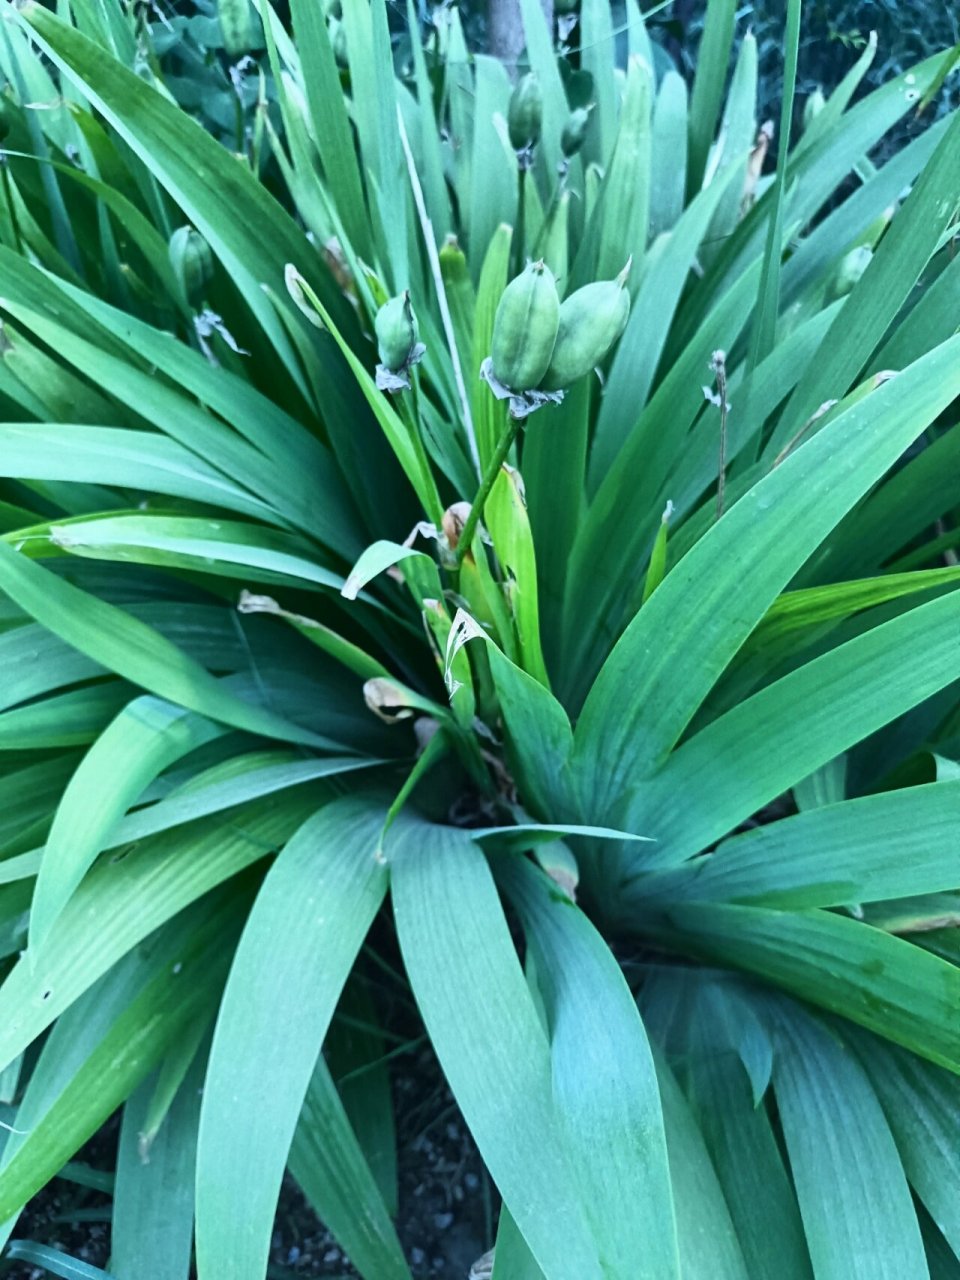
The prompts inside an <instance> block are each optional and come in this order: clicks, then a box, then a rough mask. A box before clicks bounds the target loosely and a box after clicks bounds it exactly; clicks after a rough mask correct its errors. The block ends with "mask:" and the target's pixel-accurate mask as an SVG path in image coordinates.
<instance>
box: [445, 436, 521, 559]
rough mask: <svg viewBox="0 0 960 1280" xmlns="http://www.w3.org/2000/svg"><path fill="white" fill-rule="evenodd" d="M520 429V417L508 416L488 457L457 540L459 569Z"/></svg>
mask: <svg viewBox="0 0 960 1280" xmlns="http://www.w3.org/2000/svg"><path fill="white" fill-rule="evenodd" d="M519 430H520V419H519V418H514V417H510V418H508V419H507V429H506V431H504V433H503V435H502V436H501V437H500V443H499V444H498V445H497V451H496V453H495V454H494V455H493V457H492V458H491V459H490V465H489V466H488V467H487V469H486V471H485V472H484V476H483V480H482V481H481V482H480V491H479V493H478V494H477V496H476V498H474V500H473V503H472V505H471V507H470V514H469V515H468V516H467V518H466V520H465V521H464V525H463V530H462V532H461V534H460V539H459V541H458V542H457V550H456V566H457V568H458V569H459V568H460V565H461V564H462V563H463V557H464V556H465V555H466V554H467V552H468V551H469V550H470V547H471V545H472V543H473V535H474V534H475V533H476V531H477V525H478V523H479V521H480V517H481V516H482V515H483V508H484V506H485V505H486V501H487V499H488V498H489V497H490V490H491V489H492V488H493V486H494V483H495V482H496V479H497V476H498V475H499V474H500V468H501V467H502V466H503V464H504V461H505V460H506V457H507V454H508V453H509V452H510V446H511V445H512V444H513V442H514V440H516V438H517V432H518V431H519Z"/></svg>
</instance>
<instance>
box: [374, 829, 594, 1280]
mask: <svg viewBox="0 0 960 1280" xmlns="http://www.w3.org/2000/svg"><path fill="white" fill-rule="evenodd" d="M401 822H402V819H401V820H400V821H399V822H398V823H397V825H396V826H395V827H394V832H395V833H396V834H395V835H394V836H393V842H392V844H388V847H387V855H388V858H389V860H390V863H391V883H392V897H393V909H394V915H395V917H396V922H397V932H398V935H399V939H400V947H401V950H402V952H403V959H404V964H405V966H406V970H407V973H408V975H409V978H410V981H411V984H412V986H413V990H414V994H415V996H416V998H417V1003H418V1005H419V1007H420V1011H421V1013H422V1015H423V1019H424V1022H425V1023H426V1027H427V1031H428V1032H429V1034H430V1038H431V1040H432V1042H433V1046H434V1048H435V1050H436V1052H437V1056H438V1057H439V1059H440V1064H441V1066H442V1067H443V1070H444V1074H445V1076H446V1078H447V1080H448V1081H449V1083H450V1087H451V1089H452V1090H453V1093H454V1096H455V1098H456V1099H457V1102H458V1103H459V1105H460V1108H461V1110H462V1111H463V1114H464V1117H465V1119H466V1121H467V1123H468V1125H469V1126H470V1130H471V1132H472V1133H473V1136H474V1138H475V1139H476V1141H477V1144H478V1146H479V1147H480V1152H481V1155H482V1156H483V1158H484V1161H485V1163H486V1165H487V1167H488V1168H489V1170H490V1172H491V1174H492V1176H493V1178H494V1180H495V1181H496V1183H497V1185H498V1187H499V1188H500V1191H501V1193H502V1194H503V1197H504V1201H505V1203H506V1204H507V1206H508V1208H509V1210H510V1213H511V1215H512V1217H513V1218H514V1220H515V1222H516V1224H517V1226H518V1228H519V1230H520V1231H521V1233H522V1234H523V1237H524V1239H525V1240H526V1242H527V1245H528V1246H529V1248H530V1250H531V1252H532V1253H533V1255H534V1257H535V1258H536V1260H537V1262H538V1263H539V1265H540V1267H541V1268H542V1270H543V1272H544V1275H545V1276H546V1277H547V1280H566V1277H568V1276H570V1275H571V1274H575V1275H577V1276H578V1277H583V1280H587V1278H588V1277H589V1278H590V1280H593V1278H594V1277H596V1278H597V1280H599V1277H601V1276H602V1275H603V1274H604V1271H603V1267H602V1265H601V1263H600V1260H599V1256H598V1250H599V1243H600V1242H598V1241H595V1240H594V1238H593V1235H592V1233H591V1231H590V1227H589V1225H588V1221H587V1217H586V1213H585V1208H584V1204H583V1202H582V1199H581V1196H580V1189H579V1182H578V1179H577V1176H576V1173H575V1170H574V1168H573V1166H572V1165H571V1163H570V1160H569V1158H568V1156H567V1152H566V1147H565V1143H564V1138H563V1134H562V1129H561V1127H560V1120H559V1116H558V1114H557V1110H556V1107H555V1106H554V1103H553V1099H552V1087H551V1069H550V1053H549V1048H548V1045H547V1042H546V1039H545V1037H544V1034H543V1030H542V1028H541V1026H540V1023H539V1019H538V1016H537V1013H536V1010H535V1008H534V1005H533V1002H532V1000H531V998H530V994H529V991H528V989H527V986H526V983H525V981H524V977H523V973H522V970H521V968H520V965H519V962H518V960H517V955H516V952H515V951H514V948H513V943H512V941H511V939H510V933H509V930H508V928H507V922H506V919H505V918H504V915H503V911H502V908H501V906H500V903H499V901H498V899H497V894H496V890H495V888H494V885H493V879H492V876H491V874H490V870H489V868H488V866H487V863H486V859H485V858H484V856H483V854H482V853H481V852H480V850H479V849H478V848H477V846H476V845H475V844H474V843H473V841H472V840H471V839H470V836H469V832H466V831H459V830H457V829H455V828H452V827H429V826H427V825H426V824H425V823H423V822H416V823H411V824H410V825H409V826H407V827H405V826H402V825H401ZM471 991H474V992H479V991H483V992H485V993H486V994H485V996H484V998H483V999H482V1000H479V999H478V1000H472V999H471V1000H468V1001H465V1000H464V992H471Z"/></svg>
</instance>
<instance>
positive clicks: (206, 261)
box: [167, 227, 213, 306]
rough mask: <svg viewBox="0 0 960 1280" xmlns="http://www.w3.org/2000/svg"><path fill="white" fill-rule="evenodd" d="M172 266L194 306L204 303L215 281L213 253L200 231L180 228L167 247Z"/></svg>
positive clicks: (191, 228)
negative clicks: (211, 284)
mask: <svg viewBox="0 0 960 1280" xmlns="http://www.w3.org/2000/svg"><path fill="white" fill-rule="evenodd" d="M167 251H168V253H169V255H170V265H171V266H172V267H173V270H174V274H175V275H176V276H177V278H178V280H179V281H180V283H181V284H182V285H183V291H184V293H185V294H186V295H187V298H188V300H189V301H190V303H191V304H192V305H194V306H198V305H199V304H200V303H201V302H202V301H203V293H204V290H205V289H206V287H207V285H208V284H209V283H210V281H211V280H212V279H213V253H212V251H211V249H210V246H209V245H208V244H207V242H206V240H204V238H203V236H202V235H201V234H200V232H199V231H195V230H194V229H193V227H178V228H177V230H176V231H174V233H173V235H172V236H171V237H170V243H169V245H168V247H167Z"/></svg>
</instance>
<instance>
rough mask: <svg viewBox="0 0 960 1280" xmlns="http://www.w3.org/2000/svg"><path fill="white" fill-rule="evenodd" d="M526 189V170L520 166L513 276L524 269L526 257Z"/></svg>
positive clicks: (518, 172)
mask: <svg viewBox="0 0 960 1280" xmlns="http://www.w3.org/2000/svg"><path fill="white" fill-rule="evenodd" d="M526 188H527V170H526V167H525V165H523V164H521V165H520V167H519V169H518V171H517V225H516V229H515V230H514V236H513V275H515V276H516V275H519V274H520V272H521V271H522V270H523V268H524V264H525V262H526V255H525V254H524V251H523V250H524V244H523V242H524V240H525V239H526V236H527V231H526V213H527V210H526V205H527V201H526V193H527V192H526Z"/></svg>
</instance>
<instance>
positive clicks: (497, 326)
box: [490, 261, 560, 392]
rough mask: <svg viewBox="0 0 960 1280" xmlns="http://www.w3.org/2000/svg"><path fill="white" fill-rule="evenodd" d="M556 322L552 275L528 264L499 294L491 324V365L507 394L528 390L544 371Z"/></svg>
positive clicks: (538, 265) (540, 266)
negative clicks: (499, 297) (501, 294)
mask: <svg viewBox="0 0 960 1280" xmlns="http://www.w3.org/2000/svg"><path fill="white" fill-rule="evenodd" d="M559 323H560V298H559V296H558V294H557V286H556V283H555V281H554V278H553V272H552V271H551V270H550V268H549V267H548V266H547V265H546V264H545V263H544V262H543V261H540V262H531V263H530V265H529V266H528V267H527V268H526V269H525V270H524V271H521V273H520V274H519V275H518V276H516V277H515V278H514V279H513V280H511V281H510V283H509V284H508V285H507V287H506V289H504V291H503V297H502V298H501V299H500V303H499V305H498V307H497V314H496V316H495V317H494V321H493V342H492V347H493V350H492V351H491V353H490V354H491V364H492V367H493V375H494V377H495V378H496V379H497V381H498V382H501V383H502V384H503V385H504V386H505V387H509V388H510V390H511V391H521V392H522V391H530V390H531V389H532V388H533V387H536V386H538V385H539V383H540V379H541V378H542V377H543V375H544V374H545V373H546V371H547V366H548V365H549V364H550V357H551V355H552V354H553V345H554V342H555V341H556V337H557V326H558V325H559Z"/></svg>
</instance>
